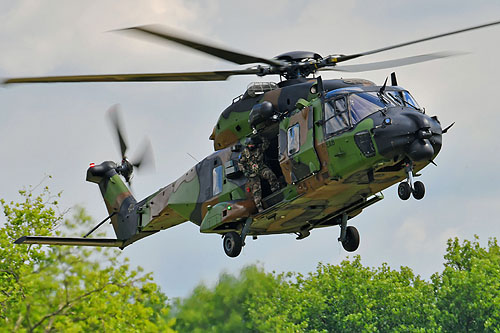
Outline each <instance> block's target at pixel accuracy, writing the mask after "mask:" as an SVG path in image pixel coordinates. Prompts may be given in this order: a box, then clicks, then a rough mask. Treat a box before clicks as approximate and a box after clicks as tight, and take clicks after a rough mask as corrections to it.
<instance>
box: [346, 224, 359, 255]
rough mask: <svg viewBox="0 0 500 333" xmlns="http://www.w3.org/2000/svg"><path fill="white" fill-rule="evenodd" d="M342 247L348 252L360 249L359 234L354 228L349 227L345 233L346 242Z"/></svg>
mask: <svg viewBox="0 0 500 333" xmlns="http://www.w3.org/2000/svg"><path fill="white" fill-rule="evenodd" d="M342 247H343V248H344V250H346V251H347V252H354V251H356V250H357V249H358V247H359V232H358V229H356V228H355V227H353V226H348V227H347V228H346V232H345V240H344V241H343V242H342Z"/></svg>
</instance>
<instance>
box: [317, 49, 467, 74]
mask: <svg viewBox="0 0 500 333" xmlns="http://www.w3.org/2000/svg"><path fill="white" fill-rule="evenodd" d="M461 54H464V53H452V52H437V53H429V54H421V55H417V56H412V57H406V58H399V59H393V60H386V61H379V62H371V63H367V64H359V65H343V66H342V65H341V66H335V67H325V68H321V69H319V70H321V71H337V72H352V73H354V72H367V71H375V70H378V69H386V68H393V67H400V66H406V65H411V64H416V63H419V62H425V61H430V60H435V59H441V58H447V57H453V56H456V55H461Z"/></svg>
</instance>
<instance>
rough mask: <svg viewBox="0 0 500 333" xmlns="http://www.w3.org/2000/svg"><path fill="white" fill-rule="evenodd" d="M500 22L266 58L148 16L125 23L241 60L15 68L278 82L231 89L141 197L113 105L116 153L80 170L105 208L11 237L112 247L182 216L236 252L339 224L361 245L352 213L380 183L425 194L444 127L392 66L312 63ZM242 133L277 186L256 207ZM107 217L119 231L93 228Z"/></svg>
mask: <svg viewBox="0 0 500 333" xmlns="http://www.w3.org/2000/svg"><path fill="white" fill-rule="evenodd" d="M498 24H500V21H496V22H491V23H487V24H482V25H477V26H473V27H469V28H465V29H460V30H455V31H452V32H448V33H443V34H439V35H434V36H430V37H426V38H422V39H418V40H413V41H409V42H405V43H400V44H395V45H391V46H387V47H383V48H379V49H375V50H371V51H366V52H361V53H354V54H347V55H344V54H334V55H328V56H326V57H322V56H321V55H319V54H317V53H315V52H309V51H292V52H287V53H283V54H281V55H279V56H277V57H275V58H272V59H267V58H262V57H257V56H253V55H249V54H246V53H241V52H237V51H232V50H229V49H227V48H222V47H218V46H214V45H212V44H210V43H206V42H204V41H203V42H202V41H199V40H196V39H195V38H191V37H187V36H184V35H182V34H179V33H176V32H173V31H171V30H168V29H166V28H165V27H161V26H156V25H148V26H137V27H132V28H127V29H122V30H120V31H126V32H131V33H135V34H136V35H138V36H147V37H153V38H156V39H157V40H162V41H169V42H173V43H176V44H179V45H182V46H185V47H188V48H191V49H194V50H197V51H200V52H203V53H206V54H209V55H212V56H215V57H218V58H221V59H224V60H227V61H230V62H233V63H235V64H238V65H249V64H258V65H253V66H251V67H248V68H245V69H236V70H224V71H212V72H210V71H208V72H181V73H143V74H105V75H72V76H47V77H24V78H12V79H8V80H6V81H4V84H17V83H54V82H130V81H146V82H150V81H223V80H226V79H228V78H229V77H231V76H237V75H257V76H259V77H264V76H268V75H278V76H279V78H280V82H278V83H276V82H255V83H252V84H250V85H249V86H248V87H247V89H246V91H245V92H244V93H243V94H241V95H239V96H237V97H235V98H234V99H233V101H232V103H231V105H229V106H228V107H227V108H226V109H225V110H224V111H223V112H222V113H221V115H220V117H219V119H218V121H217V123H216V124H215V126H214V129H213V131H212V133H211V135H210V137H209V138H210V140H212V141H213V145H214V152H213V153H212V154H211V155H209V156H208V157H206V158H204V159H203V160H202V161H200V162H198V163H197V164H196V165H195V166H193V167H192V168H191V169H189V170H188V171H187V172H186V173H184V174H183V175H182V176H181V177H180V178H178V179H177V180H176V181H174V182H172V183H171V184H169V185H167V186H165V187H162V188H160V189H159V190H158V191H156V192H155V193H153V194H151V195H150V196H148V197H146V198H144V199H143V200H141V201H137V200H136V199H135V198H134V196H133V195H132V193H131V191H130V189H129V187H128V186H127V184H126V183H128V185H130V180H131V177H132V174H133V170H134V168H139V167H140V166H141V164H142V163H143V159H142V158H141V159H140V160H138V161H130V160H129V159H128V158H127V156H126V151H127V145H126V143H125V139H124V135H123V131H122V129H121V127H120V125H119V121H118V115H117V111H116V110H112V111H110V115H111V116H112V120H113V124H114V127H115V130H116V133H117V136H118V139H119V142H120V150H121V156H122V161H121V162H120V163H116V162H113V161H104V162H102V163H101V164H98V165H96V164H94V163H91V165H90V166H89V168H88V169H87V175H86V180H87V181H89V182H93V183H96V184H98V186H99V189H100V192H101V194H102V196H103V199H104V201H105V205H106V208H107V210H108V213H109V215H108V216H107V217H106V218H105V219H104V220H103V221H101V222H100V223H99V224H98V225H96V226H95V227H94V228H93V229H92V230H90V231H89V232H88V233H87V234H86V235H85V236H84V237H81V238H68V237H47V236H23V237H21V238H19V239H18V240H16V241H15V243H16V244H49V245H76V246H109V247H118V248H120V249H124V248H125V247H127V246H129V245H131V244H132V243H134V242H136V241H138V240H140V239H142V238H144V237H147V236H150V235H152V234H154V233H157V232H159V231H161V230H164V229H168V228H171V227H173V226H176V225H179V224H181V223H184V222H188V221H190V222H192V223H195V224H196V225H198V226H199V227H200V232H201V233H215V234H219V235H221V236H222V243H223V244H222V245H223V249H224V252H225V254H226V255H227V256H229V257H237V256H238V255H239V254H240V253H241V251H242V248H243V247H244V245H245V240H246V238H247V237H248V236H252V237H254V238H257V237H258V236H262V235H270V234H284V233H286V234H295V235H296V236H297V239H298V240H300V239H304V238H306V237H308V236H309V235H310V233H311V231H312V230H313V229H316V228H323V227H330V226H337V225H338V226H339V227H340V236H339V238H338V241H339V242H340V243H341V244H342V246H343V248H344V249H345V250H346V251H348V252H353V251H356V250H357V248H358V246H359V242H360V237H359V233H358V231H357V229H356V228H355V227H354V226H352V225H349V226H348V225H347V224H348V221H349V220H351V219H352V218H354V217H356V216H357V215H358V214H360V213H361V212H362V211H363V210H364V209H365V208H367V207H369V206H371V205H373V204H375V203H377V202H379V201H380V200H382V199H383V198H384V196H383V195H382V190H385V189H386V188H389V187H391V186H392V185H394V184H397V183H399V185H398V189H397V193H398V196H399V198H400V199H402V200H408V199H409V198H410V197H411V196H413V197H414V198H415V199H417V200H420V199H422V198H423V197H424V196H425V186H424V184H423V182H421V181H418V180H417V181H415V180H414V178H416V177H418V176H420V174H419V172H420V171H421V170H422V169H424V168H425V167H426V166H427V165H429V164H431V163H432V164H434V159H435V158H436V156H437V155H438V154H439V152H440V150H441V147H442V136H443V134H445V133H447V132H448V130H449V129H450V128H451V126H453V123H452V124H451V125H449V126H447V127H445V128H444V129H443V128H442V126H441V123H440V121H439V119H438V117H437V116H429V115H427V113H426V110H425V109H424V108H422V107H420V106H419V104H418V103H417V101H416V99H415V98H414V97H413V96H412V95H411V94H410V92H409V91H408V90H407V89H405V88H403V87H401V86H399V85H398V82H397V77H396V74H395V73H394V72H393V73H391V75H390V76H391V80H390V84H389V85H388V84H387V83H388V82H387V81H388V79H386V81H385V82H384V84H383V85H382V86H377V85H376V84H375V83H373V82H371V81H369V80H365V79H329V80H323V79H322V77H321V76H316V74H317V73H318V72H319V71H339V72H347V73H350V72H363V71H369V70H378V69H386V68H394V67H398V66H404V65H410V64H415V63H420V62H425V61H430V60H435V59H440V58H446V57H450V56H453V55H455V54H453V53H444V52H441V53H430V54H422V55H417V56H411V57H406V58H400V59H395V60H389V61H381V62H372V63H367V64H358V65H339V64H340V63H343V62H345V61H350V60H353V59H357V58H360V57H363V56H368V55H372V54H376V53H380V52H385V51H389V50H392V49H397V48H401V47H404V46H408V45H412V44H417V43H421V42H425V41H429V40H433V39H437V38H442V37H445V36H449V35H454V34H459V33H463V32H467V31H471V30H477V29H481V28H485V27H489V26H494V25H498ZM249 140H254V141H259V140H265V141H267V142H268V143H269V144H268V147H266V149H265V151H264V152H263V160H264V163H265V165H266V166H267V167H268V168H269V169H270V170H271V171H272V172H273V173H274V174H275V176H276V178H277V180H278V182H279V188H278V189H277V190H276V189H275V190H272V188H271V184H269V182H268V181H266V180H265V179H260V186H261V190H262V209H259V207H257V205H256V200H255V198H254V196H255V193H253V191H252V188H251V187H250V186H249V179H248V177H246V176H245V174H244V172H243V170H242V168H241V164H240V163H239V162H240V160H241V155H242V152H244V151H245V149H246V148H247V142H248V141H249ZM108 220H110V221H111V224H112V225H113V229H114V231H115V234H116V239H108V238H88V236H89V235H90V234H92V233H93V232H94V231H95V230H96V229H97V228H99V227H100V226H101V225H102V224H104V223H105V222H106V221H108Z"/></svg>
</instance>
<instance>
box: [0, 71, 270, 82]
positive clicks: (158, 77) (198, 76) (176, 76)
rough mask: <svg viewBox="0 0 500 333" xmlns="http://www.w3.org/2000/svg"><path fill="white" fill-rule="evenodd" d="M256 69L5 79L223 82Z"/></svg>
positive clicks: (36, 80)
mask: <svg viewBox="0 0 500 333" xmlns="http://www.w3.org/2000/svg"><path fill="white" fill-rule="evenodd" d="M258 73H260V70H258V69H256V68H248V69H242V70H233V71H214V72H186V73H137V74H97V75H69V76H41V77H21V78H12V79H7V80H5V81H4V82H3V83H4V84H12V83H54V82H148V81H149V82H158V81H225V80H227V78H228V77H230V76H233V75H254V74H258Z"/></svg>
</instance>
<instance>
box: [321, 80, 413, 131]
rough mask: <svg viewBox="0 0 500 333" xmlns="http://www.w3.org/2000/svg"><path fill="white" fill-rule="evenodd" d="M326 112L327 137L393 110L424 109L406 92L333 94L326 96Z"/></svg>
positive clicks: (352, 91) (343, 91)
mask: <svg viewBox="0 0 500 333" xmlns="http://www.w3.org/2000/svg"><path fill="white" fill-rule="evenodd" d="M326 97H327V100H326V103H325V110H324V118H323V119H324V124H325V132H326V134H327V135H329V134H335V133H339V132H342V131H344V130H346V129H348V128H350V127H352V126H354V125H356V124H357V123H358V122H360V121H361V120H363V119H365V118H366V117H368V116H369V115H371V114H373V113H375V112H377V111H383V110H385V109H387V108H390V107H398V106H399V107H410V108H413V109H415V110H416V111H418V112H422V109H421V108H420V106H419V105H418V103H417V101H416V100H415V99H414V98H413V96H412V95H411V94H410V93H409V92H408V91H406V90H395V89H394V88H391V90H385V91H383V92H380V91H363V90H351V89H349V90H344V89H341V91H332V92H330V93H328V94H327V96H326Z"/></svg>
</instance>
